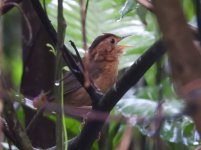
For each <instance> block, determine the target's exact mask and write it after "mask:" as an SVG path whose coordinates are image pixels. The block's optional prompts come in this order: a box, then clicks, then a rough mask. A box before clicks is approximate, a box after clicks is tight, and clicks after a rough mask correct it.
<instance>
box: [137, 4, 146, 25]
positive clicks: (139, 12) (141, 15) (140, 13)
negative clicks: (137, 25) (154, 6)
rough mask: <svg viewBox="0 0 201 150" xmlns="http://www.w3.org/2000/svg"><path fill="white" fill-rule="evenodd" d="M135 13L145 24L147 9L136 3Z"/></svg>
mask: <svg viewBox="0 0 201 150" xmlns="http://www.w3.org/2000/svg"><path fill="white" fill-rule="evenodd" d="M136 13H137V15H138V16H139V18H140V20H141V21H142V23H143V24H144V25H147V21H146V14H147V9H146V8H144V7H143V6H142V5H138V7H137V9H136Z"/></svg>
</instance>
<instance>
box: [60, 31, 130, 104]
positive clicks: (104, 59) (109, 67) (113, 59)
mask: <svg viewBox="0 0 201 150" xmlns="http://www.w3.org/2000/svg"><path fill="white" fill-rule="evenodd" d="M122 39H123V37H119V36H117V35H114V34H110V33H106V34H103V35H101V36H98V37H97V38H96V39H95V40H94V41H93V43H92V44H91V46H90V47H89V49H88V51H87V52H86V54H85V56H84V58H83V64H84V67H85V72H86V73H87V74H88V75H87V76H89V78H90V79H91V80H92V82H93V83H94V85H95V86H96V87H97V88H98V89H99V90H100V91H101V92H102V93H106V92H107V91H108V90H109V89H110V88H111V87H112V85H113V84H114V83H115V81H116V79H117V75H118V64H119V56H120V54H122V52H123V49H124V48H125V47H126V46H121V45H117V43H118V42H119V41H121V40H122ZM65 76H66V78H65V80H64V99H65V104H67V105H71V106H77V107H80V106H89V105H91V99H90V97H89V95H88V93H87V92H86V90H85V89H84V88H83V87H82V86H81V85H80V83H79V82H78V81H77V79H76V78H75V77H74V76H73V75H72V73H67V74H66V75H65ZM86 82H87V81H86Z"/></svg>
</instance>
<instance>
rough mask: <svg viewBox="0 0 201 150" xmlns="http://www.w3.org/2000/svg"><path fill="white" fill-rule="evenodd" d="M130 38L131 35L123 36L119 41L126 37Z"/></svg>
mask: <svg viewBox="0 0 201 150" xmlns="http://www.w3.org/2000/svg"><path fill="white" fill-rule="evenodd" d="M130 36H132V35H131V34H130V35H124V36H122V37H121V40H123V39H125V38H127V37H130Z"/></svg>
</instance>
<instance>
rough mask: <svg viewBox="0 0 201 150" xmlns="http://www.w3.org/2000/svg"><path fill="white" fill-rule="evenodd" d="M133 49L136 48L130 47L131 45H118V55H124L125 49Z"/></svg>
mask: <svg viewBox="0 0 201 150" xmlns="http://www.w3.org/2000/svg"><path fill="white" fill-rule="evenodd" d="M131 47H134V46H129V45H117V49H118V53H119V54H122V53H123V52H124V49H125V48H131Z"/></svg>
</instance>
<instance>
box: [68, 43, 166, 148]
mask: <svg viewBox="0 0 201 150" xmlns="http://www.w3.org/2000/svg"><path fill="white" fill-rule="evenodd" d="M164 53H165V48H164V45H163V43H162V42H161V41H159V42H156V43H155V44H154V45H153V46H152V47H151V48H150V49H149V50H147V52H145V53H144V54H143V55H142V56H141V57H140V58H139V59H138V60H137V61H136V62H135V63H134V64H133V65H132V66H131V67H130V69H129V70H128V71H127V72H126V73H125V74H124V75H123V76H122V78H121V79H120V80H119V81H117V83H116V85H114V87H113V88H111V90H110V91H108V92H107V93H106V94H105V96H104V97H103V98H102V99H101V101H100V103H99V105H98V106H97V108H96V109H95V111H102V112H110V111H111V110H112V108H113V107H114V106H115V105H116V103H117V102H118V101H119V100H120V99H121V97H122V96H123V95H124V94H125V93H126V91H127V90H128V89H129V88H130V87H131V86H133V85H135V84H136V83H137V82H138V80H139V79H140V78H141V77H142V76H143V74H144V73H145V72H146V71H147V70H148V69H149V68H150V67H151V66H152V65H153V63H154V62H155V61H156V60H157V59H158V58H160V57H161V56H162V55H163V54H164ZM108 114H109V113H108ZM90 115H93V114H89V117H90ZM107 117H108V115H106V116H105V120H106V119H107ZM103 124H104V122H102V121H92V120H87V122H86V125H85V126H84V128H83V130H82V131H81V133H80V135H78V136H77V137H76V138H74V139H73V140H71V141H70V142H69V150H77V149H83V150H85V149H86V150H87V149H90V147H91V145H92V143H93V142H94V141H95V140H96V139H97V137H98V133H99V131H100V130H101V128H102V126H103Z"/></svg>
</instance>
